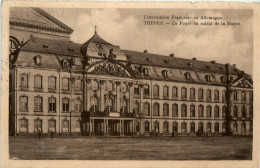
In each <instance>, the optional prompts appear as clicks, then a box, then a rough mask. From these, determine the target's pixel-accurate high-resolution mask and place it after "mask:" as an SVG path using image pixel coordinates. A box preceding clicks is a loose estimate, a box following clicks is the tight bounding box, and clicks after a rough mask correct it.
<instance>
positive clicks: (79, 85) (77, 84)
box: [75, 79, 82, 90]
mask: <svg viewBox="0 0 260 168" xmlns="http://www.w3.org/2000/svg"><path fill="white" fill-rule="evenodd" d="M75 90H82V81H81V80H79V79H77V80H75Z"/></svg>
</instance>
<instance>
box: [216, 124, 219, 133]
mask: <svg viewBox="0 0 260 168" xmlns="http://www.w3.org/2000/svg"><path fill="white" fill-rule="evenodd" d="M215 132H219V123H215Z"/></svg>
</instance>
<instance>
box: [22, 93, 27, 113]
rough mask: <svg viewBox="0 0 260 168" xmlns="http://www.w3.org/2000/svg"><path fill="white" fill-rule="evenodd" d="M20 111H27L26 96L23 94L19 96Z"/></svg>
mask: <svg viewBox="0 0 260 168" xmlns="http://www.w3.org/2000/svg"><path fill="white" fill-rule="evenodd" d="M20 111H28V97H27V96H25V95H23V96H21V97H20Z"/></svg>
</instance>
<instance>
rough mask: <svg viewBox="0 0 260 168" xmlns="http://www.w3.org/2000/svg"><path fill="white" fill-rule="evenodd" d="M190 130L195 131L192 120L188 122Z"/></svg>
mask: <svg viewBox="0 0 260 168" xmlns="http://www.w3.org/2000/svg"><path fill="white" fill-rule="evenodd" d="M190 132H195V123H194V122H193V121H192V122H191V123H190Z"/></svg>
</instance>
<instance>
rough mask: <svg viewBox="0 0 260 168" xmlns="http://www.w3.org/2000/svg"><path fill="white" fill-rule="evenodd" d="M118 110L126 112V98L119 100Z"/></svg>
mask: <svg viewBox="0 0 260 168" xmlns="http://www.w3.org/2000/svg"><path fill="white" fill-rule="evenodd" d="M120 112H121V113H127V112H128V108H127V101H126V99H123V101H122V102H121V108H120Z"/></svg>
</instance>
